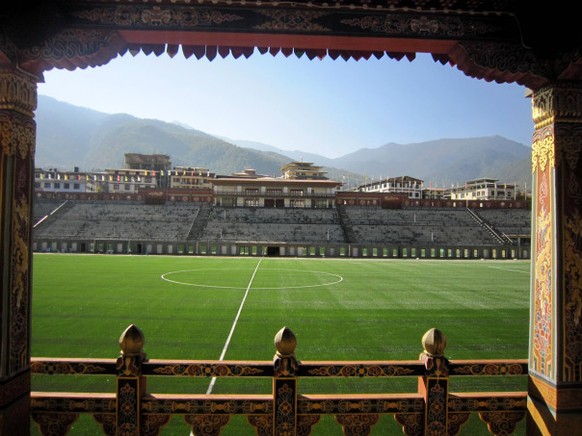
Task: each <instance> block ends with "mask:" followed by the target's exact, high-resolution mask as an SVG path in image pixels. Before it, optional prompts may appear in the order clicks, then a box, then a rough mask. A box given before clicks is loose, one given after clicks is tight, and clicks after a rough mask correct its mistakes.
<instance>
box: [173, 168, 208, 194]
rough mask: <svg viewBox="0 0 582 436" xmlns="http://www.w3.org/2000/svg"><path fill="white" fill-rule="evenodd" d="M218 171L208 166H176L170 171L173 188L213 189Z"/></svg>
mask: <svg viewBox="0 0 582 436" xmlns="http://www.w3.org/2000/svg"><path fill="white" fill-rule="evenodd" d="M214 177H216V173H213V172H210V170H209V169H208V168H203V167H190V166H175V167H174V169H173V170H171V171H170V172H169V186H170V188H171V189H212V181H213V179H214Z"/></svg>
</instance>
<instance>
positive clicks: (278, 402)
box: [273, 327, 299, 436]
mask: <svg viewBox="0 0 582 436" xmlns="http://www.w3.org/2000/svg"><path fill="white" fill-rule="evenodd" d="M296 346H297V339H296V338H295V334H294V333H293V332H292V331H291V330H290V329H288V328H287V327H283V328H282V329H281V330H279V332H278V333H277V334H276V335H275V348H276V349H277V353H276V354H275V356H274V357H273V367H274V376H273V435H275V436H294V435H295V434H297V377H296V372H297V369H298V367H299V363H298V362H297V359H296V358H295V347H296Z"/></svg>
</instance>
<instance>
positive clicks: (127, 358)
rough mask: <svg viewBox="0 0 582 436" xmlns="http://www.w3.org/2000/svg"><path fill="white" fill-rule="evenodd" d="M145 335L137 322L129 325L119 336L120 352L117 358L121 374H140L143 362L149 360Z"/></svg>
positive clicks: (117, 365)
mask: <svg viewBox="0 0 582 436" xmlns="http://www.w3.org/2000/svg"><path fill="white" fill-rule="evenodd" d="M144 343H145V336H144V334H143V332H142V331H141V330H140V328H139V327H137V326H136V325H135V324H131V325H130V326H129V327H127V328H126V329H125V330H124V331H123V333H121V336H120V337H119V348H120V353H119V357H118V358H117V364H116V367H117V370H118V371H119V372H120V374H121V375H127V376H138V375H140V374H141V364H142V363H143V362H145V361H146V360H147V357H146V354H145V353H144V352H143V346H144Z"/></svg>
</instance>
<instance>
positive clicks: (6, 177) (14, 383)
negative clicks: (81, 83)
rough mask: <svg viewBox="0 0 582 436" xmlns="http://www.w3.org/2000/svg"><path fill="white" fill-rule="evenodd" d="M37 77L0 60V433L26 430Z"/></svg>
mask: <svg viewBox="0 0 582 436" xmlns="http://www.w3.org/2000/svg"><path fill="white" fill-rule="evenodd" d="M37 82H38V77H37V76H35V75H31V74H28V73H26V72H24V71H22V70H20V69H18V68H15V67H12V66H10V67H8V66H1V65H0V152H1V153H2V154H1V156H2V157H1V159H0V229H1V232H2V233H1V236H0V262H1V265H0V271H1V275H2V288H1V289H2V291H1V297H2V300H1V303H0V310H1V311H2V312H1V316H0V320H1V321H0V322H1V328H0V335H1V336H0V338H1V341H0V434H18V435H26V434H28V433H29V427H30V423H29V407H28V403H29V393H30V307H31V298H30V285H31V261H32V254H31V250H30V242H31V218H32V188H33V186H32V180H33V179H32V175H33V173H34V148H35V142H36V139H35V137H36V124H35V122H34V119H33V118H34V110H35V109H36V101H37V94H36V85H37Z"/></svg>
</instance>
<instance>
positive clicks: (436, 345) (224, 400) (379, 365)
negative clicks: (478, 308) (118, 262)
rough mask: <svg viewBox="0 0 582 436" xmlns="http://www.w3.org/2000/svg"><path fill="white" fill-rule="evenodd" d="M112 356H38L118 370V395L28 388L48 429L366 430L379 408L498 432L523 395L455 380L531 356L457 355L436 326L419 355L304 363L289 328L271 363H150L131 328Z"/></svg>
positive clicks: (73, 367)
mask: <svg viewBox="0 0 582 436" xmlns="http://www.w3.org/2000/svg"><path fill="white" fill-rule="evenodd" d="M119 344H120V349H121V351H120V355H119V357H118V358H117V360H116V359H87V358H79V359H69V358H33V359H32V372H33V373H34V374H47V375H54V374H60V375H71V376H90V375H112V376H115V379H116V384H115V386H116V387H115V393H110V394H109V393H74V392H32V393H31V415H32V418H33V420H34V421H35V422H36V423H37V424H38V426H39V427H40V431H41V432H42V434H44V435H64V434H66V433H67V432H68V431H69V429H70V427H71V425H72V424H73V423H74V422H75V420H76V419H77V418H78V417H79V414H82V413H84V414H90V415H92V416H93V417H94V419H95V420H96V421H97V422H98V423H100V424H101V426H102V428H103V432H104V433H105V434H109V435H122V434H123V435H126V436H131V435H135V436H137V435H146V434H147V435H155V434H158V433H159V432H160V431H161V429H162V428H163V426H164V425H165V424H167V423H168V422H169V420H170V418H171V417H172V416H173V415H181V416H183V417H184V419H185V421H186V422H187V423H188V424H189V425H190V426H191V428H192V433H193V434H194V435H209V434H220V432H221V429H222V428H223V427H224V426H225V425H226V424H227V423H228V422H229V419H230V417H231V416H233V415H243V416H246V417H247V420H248V422H249V423H250V424H251V425H252V426H253V427H254V428H255V429H256V432H257V434H258V435H304V434H309V433H310V432H311V428H312V427H313V426H314V425H315V424H316V423H317V422H318V421H319V420H320V419H321V417H322V416H324V415H331V416H333V417H334V418H335V420H336V421H337V422H338V423H339V424H340V425H341V426H342V430H343V433H344V434H347V435H365V434H368V433H369V432H370V431H371V429H372V427H373V426H374V425H375V424H376V423H377V422H378V420H379V418H380V416H382V415H392V416H393V417H394V419H395V420H396V421H397V422H398V423H399V424H400V425H401V426H402V430H403V432H404V433H405V434H407V435H445V434H447V435H454V434H457V433H458V432H459V430H460V428H461V426H462V425H463V424H464V423H465V422H466V421H467V420H468V419H469V416H470V414H471V413H475V412H476V413H478V414H479V416H480V418H481V420H482V421H484V422H485V423H487V427H488V429H489V431H490V432H491V433H493V434H510V433H512V432H513V431H514V429H515V426H516V424H517V423H518V422H519V421H520V420H521V419H523V417H524V416H525V413H526V407H527V405H526V403H527V394H526V392H476V393H453V392H450V389H449V382H450V379H451V378H452V377H457V376H462V377H467V376H471V377H483V376H506V377H513V376H522V377H525V376H526V375H527V373H528V369H527V362H526V360H525V359H524V360H521V359H520V360H481V361H477V360H454V361H453V360H451V361H449V360H448V359H447V358H446V357H444V351H445V347H446V338H445V336H444V334H443V333H442V332H441V331H439V330H437V329H431V330H429V331H428V332H426V333H425V335H424V336H423V338H422V344H423V347H424V350H423V351H422V353H421V354H420V358H419V360H416V361H333V362H332V361H304V362H300V361H299V360H297V358H296V356H295V348H296V345H297V341H296V338H295V335H294V334H293V332H292V331H291V330H290V329H289V328H287V327H284V328H282V329H281V330H280V331H279V332H278V333H277V334H276V336H275V347H276V353H275V356H274V358H273V361H195V360H186V361H173V360H172V361H170V360H154V359H152V360H148V359H147V358H146V355H145V354H144V352H143V344H144V335H143V333H142V331H141V330H140V329H139V328H138V327H137V326H135V325H130V326H129V327H128V328H127V329H126V330H125V331H124V332H123V333H122V334H121V336H120V338H119ZM150 377H174V378H184V377H205V378H213V377H237V378H241V377H245V378H246V377H261V378H270V379H271V380H272V393H271V394H267V395H249V394H244V395H242V394H241V395H237V394H229V395H217V394H204V395H187V394H155V393H148V392H147V389H146V382H147V379H148V378H150ZM308 377H320V378H325V377H343V378H366V377H373V378H387V379H393V378H400V377H408V378H411V377H412V378H416V379H418V391H417V392H412V393H399V394H333V395H328V394H299V392H298V389H297V383H298V380H299V379H303V378H308Z"/></svg>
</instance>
